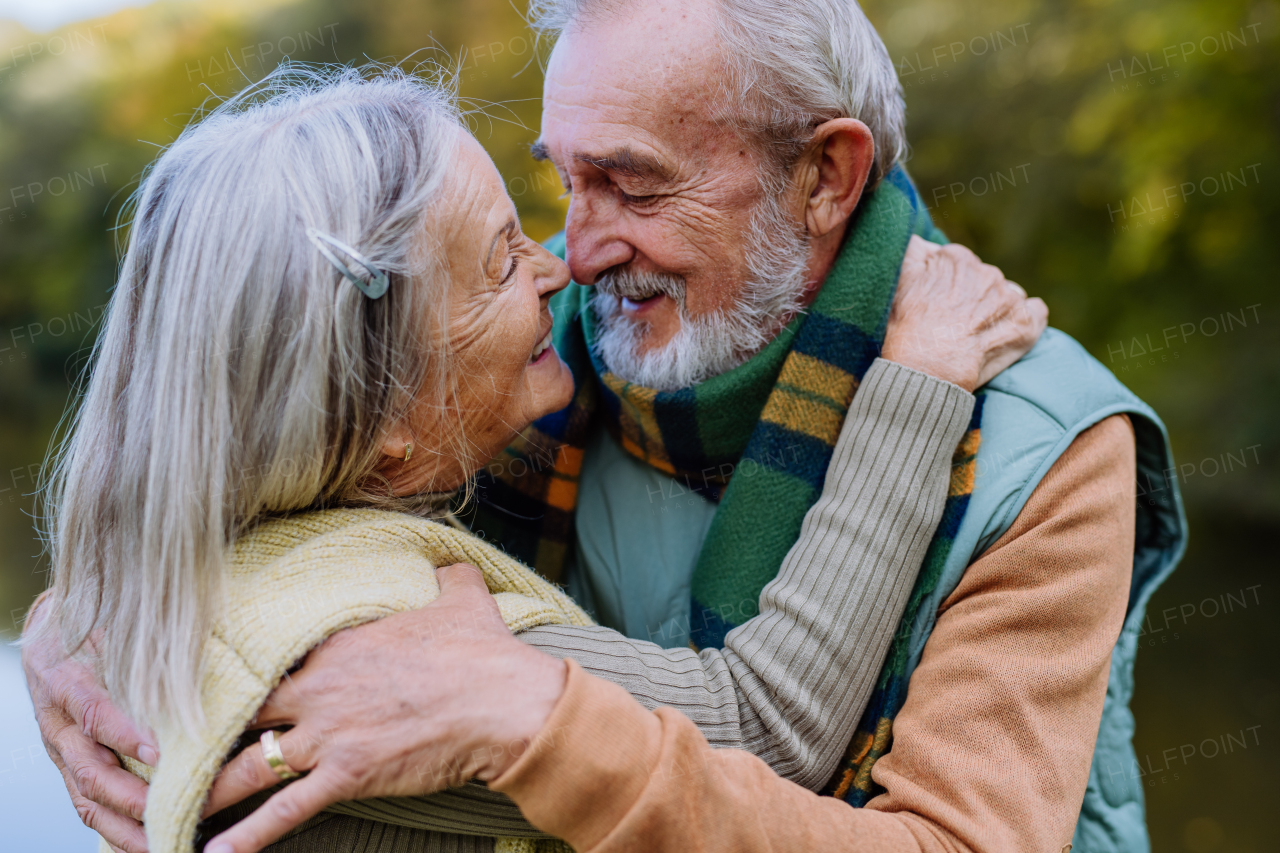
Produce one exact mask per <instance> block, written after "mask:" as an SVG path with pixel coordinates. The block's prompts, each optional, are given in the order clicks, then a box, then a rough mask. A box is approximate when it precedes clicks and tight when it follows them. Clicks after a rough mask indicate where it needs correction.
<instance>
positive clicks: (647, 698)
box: [333, 359, 974, 849]
mask: <svg viewBox="0 0 1280 853" xmlns="http://www.w3.org/2000/svg"><path fill="white" fill-rule="evenodd" d="M973 405H974V398H973V396H972V395H971V394H969V393H967V392H965V391H964V390H963V389H961V388H959V387H957V386H955V385H952V384H950V383H948V382H943V381H941V380H939V379H935V378H933V377H930V376H927V375H925V374H923V373H919V372H917V371H915V370H912V369H910V368H907V367H903V366H902V365H899V364H896V363H894V362H889V361H885V360H883V359H877V360H876V361H875V362H873V364H872V366H871V368H870V369H869V370H868V371H867V373H866V374H865V376H864V377H863V381H862V384H861V387H860V388H859V390H858V392H857V393H856V394H855V395H854V399H853V403H852V405H851V407H850V410H849V414H848V417H847V418H846V419H845V423H844V427H843V429H842V431H841V434H840V437H839V440H838V442H837V444H836V448H835V451H834V453H833V455H832V460H831V464H830V465H829V466H828V469H827V477H826V481H825V484H824V486H823V491H822V494H821V496H820V497H819V499H818V501H817V502H816V503H815V504H814V506H813V507H812V508H811V509H810V510H809V512H808V514H807V515H806V516H805V519H804V522H803V525H802V527H801V531H800V536H799V538H798V539H797V541H796V544H795V545H794V546H793V547H792V549H791V551H790V552H789V553H788V555H787V558H786V560H785V561H784V562H783V565H782V567H781V569H780V570H779V572H778V576H777V577H776V578H775V579H774V580H773V581H772V582H771V583H769V584H768V585H767V586H766V587H765V588H764V590H763V592H762V593H761V597H760V614H759V615H758V616H756V617H755V618H754V619H751V620H749V621H748V622H747V623H746V624H744V625H742V626H740V627H739V628H737V629H735V630H733V631H731V632H730V633H729V635H728V637H727V638H726V641H725V648H724V649H704V650H703V651H702V652H701V653H695V652H694V651H692V650H691V649H663V648H661V647H659V646H657V645H655V644H653V643H649V642H645V641H642V640H633V639H629V638H627V637H624V636H622V635H621V634H619V633H617V632H616V631H612V630H609V629H607V628H599V627H596V628H580V627H550V626H543V627H538V628H533V629H530V630H528V631H525V632H524V633H522V634H521V635H520V636H521V638H522V639H523V640H525V641H526V642H528V643H530V644H531V645H534V646H536V647H538V648H540V649H541V650H543V651H545V652H547V653H548V654H552V655H555V656H557V657H561V658H566V657H567V658H572V659H573V660H574V661H576V662H577V663H578V664H579V665H580V666H581V667H582V668H583V669H584V670H586V671H587V672H589V673H591V674H593V675H597V676H599V677H601V678H603V679H606V680H608V681H611V682H613V683H615V684H618V685H620V686H622V687H623V688H625V689H626V690H627V691H628V692H630V693H631V695H632V696H634V697H635V698H636V700H638V701H639V702H640V704H641V705H643V706H644V707H646V708H649V709H653V708H658V707H662V706H665V707H670V708H675V709H678V710H679V711H681V712H682V713H683V714H684V715H685V716H687V717H688V718H689V719H690V720H692V721H693V722H694V723H695V724H696V725H697V727H698V728H699V729H700V730H701V732H702V734H703V735H704V736H705V737H706V738H707V740H709V741H710V742H711V743H712V744H713V745H715V746H717V747H731V748H738V749H744V750H747V751H749V752H752V753H754V754H756V755H758V756H760V757H761V758H762V759H763V760H764V761H765V762H767V763H768V764H769V765H770V766H771V767H772V768H773V769H774V770H775V771H776V772H777V773H779V774H781V775H782V776H784V777H786V778H788V779H791V780H793V781H795V782H797V783H799V784H801V785H804V786H806V787H809V788H813V789H817V788H819V787H820V786H821V785H823V784H824V783H825V782H826V781H827V779H829V778H830V776H831V773H832V772H833V771H834V769H835V767H836V764H837V763H838V762H839V760H840V756H841V755H842V754H843V753H844V750H845V748H846V747H847V746H848V744H849V740H850V739H851V737H852V735H853V729H854V727H855V726H856V725H857V722H858V719H859V718H860V717H861V715H862V710H863V707H864V706H865V704H866V702H867V699H868V697H869V696H870V693H871V689H872V687H873V686H874V682H875V678H876V675H877V674H878V673H879V671H880V666H881V663H882V661H883V658H884V655H885V653H886V651H887V649H888V645H889V642H890V640H892V638H893V634H894V631H895V630H896V629H897V625H898V620H899V619H900V618H901V615H902V611H903V609H904V608H905V606H906V601H907V597H908V596H909V595H910V592H911V588H912V586H913V585H914V584H915V579H916V575H917V573H918V572H919V569H920V565H921V563H922V562H923V560H924V555H925V551H926V549H927V548H928V545H929V542H930V540H931V539H932V538H933V532H934V530H935V528H936V527H937V525H938V521H939V520H940V518H941V515H942V507H943V503H944V500H945V498H946V490H947V486H948V484H949V482H950V473H951V457H952V455H953V453H954V451H955V448H956V445H957V444H959V442H960V439H961V437H962V436H963V435H964V432H965V429H966V428H967V427H968V424H969V419H970V416H971V414H972V412H973ZM333 810H334V811H338V812H340V813H343V814H348V815H352V816H357V815H358V816H360V817H365V818H370V819H373V820H377V821H380V822H383V823H389V824H396V825H400V826H412V827H417V828H420V829H433V830H437V831H441V832H453V833H459V832H460V833H464V834H485V833H500V834H502V835H508V836H511V835H538V834H540V833H538V832H537V831H536V830H533V829H532V828H531V827H528V825H527V823H525V821H524V818H523V817H522V816H521V814H520V812H519V811H518V809H516V807H515V806H514V804H512V803H511V801H510V800H509V799H507V798H506V797H505V796H502V795H499V794H496V793H495V792H493V791H490V790H488V789H487V788H484V787H483V786H480V785H468V786H465V787H463V788H456V789H451V790H448V791H442V792H440V793H438V794H435V795H432V796H430V797H424V798H417V797H415V798H397V799H393V800H377V801H369V802H361V803H350V804H340V805H338V806H336V807H334V808H333ZM522 827H523V828H524V831H523V832H522V831H521V829H522ZM431 849H434V847H431Z"/></svg>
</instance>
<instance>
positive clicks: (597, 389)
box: [470, 167, 981, 805]
mask: <svg viewBox="0 0 1280 853" xmlns="http://www.w3.org/2000/svg"><path fill="white" fill-rule="evenodd" d="M856 217H857V219H856V221H855V223H854V225H853V227H852V229H851V231H850V233H849V234H848V235H847V237H846V239H845V243H844V247H843V248H842V250H841V253H840V255H839V257H838V258H837V260H836V263H835V265H834V267H833V268H832V270H831V273H830V274H829V275H828V276H827V279H826V281H825V282H824V283H823V286H822V289H821V290H820V291H819V293H818V296H817V298H816V300H815V301H814V302H813V304H812V305H811V306H810V308H809V310H808V311H807V312H806V313H805V314H804V315H802V316H800V317H797V318H796V319H795V320H794V321H793V322H792V323H791V324H790V325H789V326H788V327H787V328H786V329H785V330H784V331H783V332H782V333H781V334H780V335H778V337H777V338H775V339H774V340H773V341H772V342H771V343H770V344H769V345H768V346H767V347H765V348H764V349H763V350H762V351H761V352H760V353H758V354H757V355H755V356H754V357H753V358H751V359H750V360H749V361H748V362H746V363H745V364H743V365H741V366H740V367H737V368H735V369H734V370H731V371H729V372H728V373H725V374H722V375H720V376H716V377H714V378H712V379H709V380H708V381H706V382H703V383H701V384H700V385H697V386H695V387H693V388H685V389H681V390H678V391H655V390H653V389H651V388H643V387H640V386H638V385H634V384H632V383H628V382H625V381H623V380H622V379H620V378H619V377H617V376H615V375H614V374H612V373H610V372H609V371H608V370H607V369H606V368H605V367H604V365H603V364H602V363H601V362H600V360H599V358H598V357H597V356H596V355H595V354H594V352H593V351H592V346H591V344H592V341H593V340H594V335H595V318H594V316H593V315H592V312H591V310H590V308H589V305H588V303H589V301H590V291H589V289H588V288H585V287H580V286H578V285H570V286H569V288H567V289H566V290H565V291H563V292H562V293H560V294H557V295H556V297H555V299H554V300H553V309H554V310H555V312H556V326H555V333H554V341H555V347H556V350H557V352H559V354H560V357H561V358H562V359H564V360H565V362H566V363H567V364H568V365H569V367H570V368H571V369H572V371H573V374H574V379H575V382H576V391H575V396H574V400H573V402H572V403H571V404H570V406H569V407H568V408H566V409H565V410H563V411H561V412H558V413H556V414H554V415H550V416H548V417H545V418H542V419H541V420H539V421H537V422H536V423H535V424H533V425H532V426H531V427H529V428H528V429H527V430H526V431H525V432H524V433H523V434H522V435H521V436H520V437H519V438H518V439H517V440H516V441H515V442H514V443H513V444H512V445H511V446H510V447H509V448H507V450H506V451H505V453H504V454H503V455H502V456H501V457H499V458H498V459H496V460H494V462H493V463H492V464H491V465H490V466H489V467H488V468H487V469H486V471H485V472H483V473H482V474H481V476H480V482H479V487H478V489H477V496H478V500H477V504H476V507H475V509H474V515H473V516H472V517H471V519H470V520H471V523H472V527H473V529H475V530H476V532H477V533H479V534H481V535H483V536H485V538H488V539H491V540H494V541H496V542H498V543H499V544H501V545H502V546H503V547H504V548H505V549H506V550H507V551H508V552H509V553H511V554H513V555H515V556H517V557H519V558H520V559H522V560H524V561H525V562H526V563H529V564H530V565H532V566H534V567H536V568H537V569H538V570H539V571H541V572H542V573H543V574H544V575H546V576H547V577H548V578H551V579H552V580H556V579H558V578H559V577H560V576H561V573H562V571H563V568H564V566H565V562H566V559H567V558H568V557H570V556H571V555H572V554H573V549H574V542H575V535H574V520H573V519H574V508H575V506H576V502H577V493H578V475H579V471H580V470H581V467H582V453H583V448H584V447H585V446H586V443H587V438H588V436H589V435H590V434H591V432H592V430H593V429H595V428H596V427H597V426H602V427H604V428H605V429H608V430H609V431H610V432H611V433H612V434H613V436H614V437H615V438H616V439H617V440H618V441H619V443H620V444H621V446H622V447H623V448H624V449H625V450H626V451H627V452H628V453H630V454H632V455H633V456H635V457H637V458H638V459H641V460H643V461H645V462H646V463H648V464H650V465H652V466H653V467H655V468H657V469H659V470H660V471H663V472H665V473H666V474H668V475H669V476H671V477H672V478H674V479H675V480H676V481H677V482H678V483H679V484H680V486H681V487H682V488H688V489H689V490H691V491H696V492H698V493H700V494H702V495H704V496H705V497H707V498H709V499H710V500H712V501H715V502H717V504H718V507H717V510H716V514H715V517H714V520H713V521H712V524H711V527H710V529H709V531H708V532H707V536H706V539H705V541H704V543H703V546H702V550H701V552H700V554H699V557H698V562H697V565H696V567H695V569H694V575H693V583H692V592H693V603H692V611H691V613H692V617H693V618H692V620H691V624H692V637H693V642H694V644H695V645H696V646H698V647H709V646H720V645H722V644H723V642H724V637H725V634H726V633H728V632H729V631H730V630H732V629H733V628H734V627H735V626H737V625H739V624H741V623H742V622H745V621H746V620H747V619H749V618H751V617H752V616H754V615H756V613H757V612H758V603H759V598H760V591H761V590H762V589H763V588H764V586H765V584H767V583H768V582H769V581H770V580H772V579H773V578H774V576H775V575H776V574H777V573H778V569H779V567H781V565H782V561H783V558H784V557H785V556H786V554H787V551H788V550H790V548H791V546H792V545H793V544H794V543H795V541H796V539H797V538H798V537H799V534H800V525H801V522H802V521H803V519H804V516H805V513H806V512H807V511H808V510H809V507H811V506H812V505H813V504H814V502H815V501H816V500H817V498H818V496H819V494H820V493H821V491H822V484H823V481H824V479H825V477H826V472H827V466H828V465H829V464H830V461H831V455H832V451H833V449H834V447H835V444H836V439H837V438H838V437H839V435H840V429H841V427H842V425H843V424H844V419H845V415H846V414H847V413H848V410H849V404H850V402H851V401H852V400H853V395H854V394H855V393H856V392H857V389H858V383H859V381H860V379H861V378H862V376H863V375H864V374H865V373H866V371H867V369H868V368H869V367H870V366H871V362H872V361H873V360H874V359H875V358H876V356H877V355H879V353H880V346H881V344H882V343H883V341H884V332H885V326H886V324H887V322H888V316H889V308H890V305H891V304H892V302H893V295H894V291H895V289H896V287H897V281H898V273H899V270H900V268H901V266H902V259H903V256H904V254H905V252H906V248H907V242H908V240H909V239H910V237H911V235H912V234H919V235H920V236H922V237H925V238H926V239H929V240H933V241H935V242H945V237H943V235H942V233H941V232H940V231H938V230H937V228H935V227H934V225H933V223H932V221H931V220H930V218H929V214H928V211H927V210H926V209H925V207H924V205H923V203H922V202H921V201H920V198H919V196H918V194H917V193H916V190H915V187H914V186H912V184H911V182H910V179H909V178H908V177H907V175H906V173H905V172H904V171H903V170H902V169H901V168H900V167H898V168H895V169H894V170H893V172H891V173H890V174H889V175H888V177H886V178H885V180H883V181H881V182H880V184H879V186H878V187H877V188H876V189H875V191H874V192H873V193H872V194H871V195H870V197H868V198H867V199H865V200H864V202H863V203H862V205H861V206H860V208H859V211H858V213H857V214H856ZM549 246H550V248H552V249H553V251H554V250H557V249H559V250H563V242H562V240H559V239H558V240H557V241H556V242H555V243H553V244H549ZM980 419H981V405H979V406H978V407H977V408H976V409H975V413H974V418H973V422H972V424H971V425H970V429H969V432H968V433H967V434H966V436H965V438H964V441H963V442H962V443H961V445H960V447H959V448H958V449H957V451H956V456H955V460H954V463H953V464H954V468H953V475H952V484H951V493H950V497H949V498H948V499H947V504H946V508H945V510H944V515H943V520H942V523H941V524H940V525H939V528H938V532H937V534H936V535H935V537H934V540H933V543H932V545H931V547H930V549H929V553H928V556H927V557H926V560H925V565H924V567H923V569H922V570H921V574H920V577H919V580H918V581H917V583H916V587H915V589H914V591H913V593H912V596H911V599H910V601H909V603H908V606H907V610H906V613H905V614H904V616H903V621H902V626H903V627H902V629H901V630H899V632H898V636H897V638H896V639H895V641H894V642H893V643H892V645H891V647H890V650H889V654H888V657H887V658H886V661H885V664H884V668H883V669H882V671H881V674H880V678H879V681H878V683H877V685H876V689H875V692H874V693H873V695H872V698H871V701H870V703H869V705H868V708H867V712H866V714H865V715H864V717H863V719H862V721H861V723H859V726H858V731H857V734H856V735H855V737H854V741H853V744H852V746H851V747H850V750H849V753H848V755H847V757H846V760H845V761H844V763H843V766H842V767H841V769H840V771H839V772H838V773H837V776H836V778H835V780H833V782H832V789H831V793H834V794H835V795H837V796H840V797H842V798H844V799H845V800H846V801H848V802H850V803H852V804H854V805H862V804H863V803H865V802H866V801H867V800H868V799H870V797H871V796H872V795H874V793H875V790H874V786H873V784H872V782H871V778H870V773H871V766H872V765H873V764H874V763H875V760H876V759H877V758H879V757H880V756H881V755H883V754H884V753H885V752H887V751H888V748H889V743H890V736H891V732H892V720H893V717H894V715H895V714H896V713H897V711H898V709H899V708H901V707H902V702H903V700H904V699H905V694H906V677H905V672H906V659H907V638H908V636H909V635H910V628H909V626H910V625H912V624H913V622H914V620H915V616H916V612H917V611H918V609H919V606H920V602H921V600H922V599H923V598H924V596H925V595H926V594H927V593H928V592H929V590H931V589H932V588H933V587H934V586H935V585H936V583H937V580H938V577H939V574H940V572H941V570H942V567H943V564H944V563H945V562H946V557H947V554H948V553H949V552H950V547H951V542H952V539H953V537H954V535H955V532H956V530H957V529H958V528H959V525H960V520H961V518H962V517H963V515H964V511H965V508H966V506H967V504H968V497H969V494H970V492H971V491H972V488H973V469H974V458H975V455H976V453H977V449H978V441H979V429H978V427H979V422H980Z"/></svg>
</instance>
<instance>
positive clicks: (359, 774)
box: [204, 564, 566, 853]
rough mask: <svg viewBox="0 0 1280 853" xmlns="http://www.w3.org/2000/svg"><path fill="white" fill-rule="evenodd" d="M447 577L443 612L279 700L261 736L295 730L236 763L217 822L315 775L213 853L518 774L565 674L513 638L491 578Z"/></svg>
mask: <svg viewBox="0 0 1280 853" xmlns="http://www.w3.org/2000/svg"><path fill="white" fill-rule="evenodd" d="M436 575H437V577H438V578H439V580H440V597H439V598H438V599H436V600H435V601H434V602H432V603H431V604H430V605H428V606H427V607H425V608H423V609H421V610H414V611H411V612H409V613H400V614H397V615H395V616H388V617H387V618H385V619H382V620H379V621H377V622H371V623H369V624H367V625H361V626H359V627H356V628H349V629H347V630H345V631H340V632H338V633H337V634H334V635H333V636H332V637H330V638H329V639H328V640H327V641H326V642H324V643H323V644H321V645H320V646H318V647H317V648H315V649H314V650H313V651H312V652H311V654H310V655H308V656H307V659H306V661H305V662H304V663H303V666H302V667H301V668H300V669H298V670H297V671H296V672H293V673H291V674H290V675H289V677H288V678H287V679H286V680H285V681H284V682H283V683H281V685H280V686H279V687H278V688H276V690H275V692H274V693H272V694H271V697H270V698H269V699H268V700H267V703H266V704H265V705H264V706H263V707H262V710H261V711H260V712H259V713H258V717H257V719H256V721H255V722H254V726H255V727H262V728H267V729H276V728H279V727H283V726H286V725H291V726H292V728H290V729H289V730H288V731H287V732H285V733H284V734H282V735H281V734H278V733H277V732H276V731H267V732H265V733H264V734H263V735H262V738H261V740H260V745H254V746H250V747H248V748H247V749H245V750H244V751H243V752H241V753H240V754H239V755H238V756H236V757H235V758H233V759H232V760H231V761H230V762H228V764H227V766H226V767H225V768H224V770H223V772H222V773H221V774H219V776H218V780H217V782H216V783H215V785H214V787H213V790H212V791H211V792H210V793H209V800H208V804H207V805H206V807H205V811H204V814H205V816H208V815H210V814H214V813H216V812H218V811H220V810H222V809H224V808H226V807H227V806H229V805H231V804H233V803H237V802H239V801H240V800H242V799H244V798H245V797H248V796H250V795H251V794H254V793H257V792H258V791H263V790H266V789H268V788H273V787H275V786H277V785H279V784H280V781H281V780H282V779H285V778H287V776H288V774H294V773H297V774H305V775H303V778H301V779H298V780H297V781H296V782H294V783H293V784H291V785H288V786H287V787H284V788H282V789H281V790H279V791H277V792H275V793H274V794H273V795H272V796H271V797H270V799H268V800H267V801H266V802H265V803H263V804H262V805H261V806H259V807H258V808H257V809H256V810H255V811H254V812H252V813H251V814H250V815H248V816H247V817H245V818H244V819H243V820H241V821H240V822H239V823H237V824H236V825H234V826H232V827H231V828H230V829H228V830H226V831H225V832H223V833H222V834H221V835H218V836H217V837H215V838H214V839H212V840H211V841H210V842H209V843H208V845H207V846H206V847H205V853H256V851H258V850H261V849H262V848H263V847H265V846H266V845H268V844H270V843H271V842H272V841H274V840H275V839H277V838H279V837H280V836H281V835H283V834H284V833H286V832H288V831H289V830H290V829H292V828H293V827H295V826H297V825H299V824H301V823H303V822H304V821H306V820H308V819H309V818H311V817H312V816H313V815H315V814H317V813H319V812H320V811H322V810H323V809H324V808H325V807H326V806H328V805H330V804H331V803H336V802H340V801H342V800H358V799H368V798H371V797H389V796H412V795H417V794H427V793H431V792H432V791H438V790H440V789H442V788H445V787H447V786H450V785H460V784H462V783H464V782H466V781H467V780H468V779H472V778H478V779H480V780H482V781H491V780H493V779H496V778H498V776H500V775H501V774H502V772H503V771H504V770H506V769H507V768H508V767H510V766H511V765H512V764H514V763H515V760H516V759H517V758H518V757H519V756H520V755H521V753H522V752H523V751H524V749H525V748H526V747H527V745H528V743H529V742H530V741H532V739H533V738H534V737H535V736H536V735H537V734H538V733H539V732H540V731H541V730H542V728H543V726H544V725H545V724H546V721H547V719H548V718H549V717H550V716H551V711H552V709H553V708H554V707H555V704H556V702H557V701H558V700H559V698H560V695H561V693H563V692H564V685H565V677H566V669H565V664H564V662H563V661H560V660H557V659H556V658H553V657H551V656H550V655H546V654H543V653H542V652H540V651H538V650H536V649H534V648H532V647H530V646H527V645H525V644H524V643H522V642H521V641H520V640H519V639H517V638H516V637H515V636H514V635H513V634H512V633H511V631H510V629H508V628H507V626H506V624H505V623H504V622H503V621H502V616H501V614H500V613H499V612H498V606H497V603H496V602H495V601H494V599H493V596H492V595H490V594H489V590H488V589H487V587H486V586H485V583H484V579H483V577H481V575H480V571H479V570H478V569H476V568H475V567H473V566H468V565H465V564H458V565H455V566H447V567H445V568H442V569H438V570H437V572H436ZM513 697H519V699H518V701H513Z"/></svg>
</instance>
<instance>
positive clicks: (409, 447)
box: [404, 441, 413, 462]
mask: <svg viewBox="0 0 1280 853" xmlns="http://www.w3.org/2000/svg"><path fill="white" fill-rule="evenodd" d="M410 456H413V442H412V441H410V442H408V443H407V444H405V446H404V461H405V462H408V461H409V457H410Z"/></svg>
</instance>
